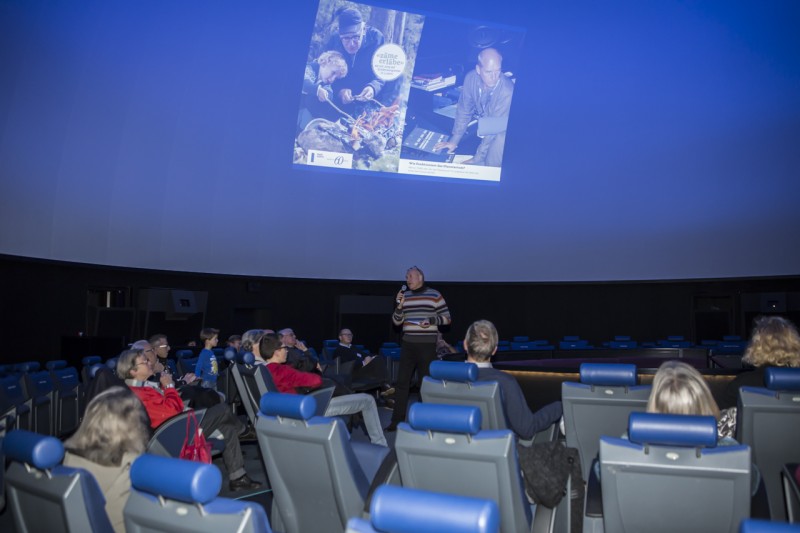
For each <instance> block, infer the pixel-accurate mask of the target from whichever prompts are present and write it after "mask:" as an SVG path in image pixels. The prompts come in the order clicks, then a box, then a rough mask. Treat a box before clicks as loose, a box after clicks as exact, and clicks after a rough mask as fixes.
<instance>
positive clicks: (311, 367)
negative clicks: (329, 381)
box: [278, 328, 322, 373]
mask: <svg viewBox="0 0 800 533" xmlns="http://www.w3.org/2000/svg"><path fill="white" fill-rule="evenodd" d="M278 339H280V341H281V343H283V345H284V346H286V347H287V348H288V350H289V353H288V355H287V359H286V361H287V363H288V364H289V366H291V367H292V368H294V369H295V370H300V371H302V372H320V373H321V372H322V369H321V368H320V366H319V361H317V358H316V357H315V356H314V353H313V352H312V351H311V350H309V349H308V347H307V346H306V345H305V343H304V342H303V341H300V340H297V335H295V334H294V331H293V330H292V328H284V329H282V330H280V331H278Z"/></svg>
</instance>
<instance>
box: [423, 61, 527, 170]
mask: <svg viewBox="0 0 800 533" xmlns="http://www.w3.org/2000/svg"><path fill="white" fill-rule="evenodd" d="M513 94H514V82H512V81H511V80H510V79H509V78H507V77H506V76H505V75H503V56H501V55H500V53H499V52H498V51H497V50H495V49H494V48H486V49H484V50H481V52H480V53H479V54H478V62H477V64H476V65H475V71H474V72H469V73H467V75H466V76H465V77H464V86H463V88H462V89H461V96H460V97H459V99H458V104H457V105H456V116H455V124H454V125H453V134H452V135H451V136H450V139H449V140H447V141H442V142H438V143H436V145H434V147H433V149H434V150H435V151H440V150H447V152H448V153H454V152H455V151H456V148H458V143H459V142H461V138H462V137H463V136H464V133H465V132H466V130H467V127H468V126H469V125H470V124H471V123H472V122H473V121H474V120H477V122H478V136H479V137H481V138H482V140H481V143H480V145H478V149H477V150H476V151H475V155H474V156H472V157H471V158H470V159H467V160H466V161H464V163H466V164H471V165H484V166H489V167H499V166H500V165H501V162H502V161H503V147H504V146H505V142H506V127H507V125H508V112H509V109H510V108H511V97H512V96H513Z"/></svg>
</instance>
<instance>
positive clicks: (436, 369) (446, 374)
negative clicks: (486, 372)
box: [430, 361, 478, 381]
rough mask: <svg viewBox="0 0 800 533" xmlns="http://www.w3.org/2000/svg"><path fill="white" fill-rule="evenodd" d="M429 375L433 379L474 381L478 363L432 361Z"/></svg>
mask: <svg viewBox="0 0 800 533" xmlns="http://www.w3.org/2000/svg"><path fill="white" fill-rule="evenodd" d="M430 376H431V377H432V378H434V379H444V380H452V381H476V380H477V379H478V365H476V364H475V363H458V362H453V361H434V362H432V363H431V366H430Z"/></svg>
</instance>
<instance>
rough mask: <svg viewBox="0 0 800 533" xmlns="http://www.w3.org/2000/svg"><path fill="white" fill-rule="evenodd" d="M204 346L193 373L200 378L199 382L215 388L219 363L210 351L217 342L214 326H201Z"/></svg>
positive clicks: (217, 333)
mask: <svg viewBox="0 0 800 533" xmlns="http://www.w3.org/2000/svg"><path fill="white" fill-rule="evenodd" d="M200 339H202V341H203V343H204V344H205V347H204V348H203V351H201V352H200V356H199V357H198V359H197V365H196V366H195V369H194V373H195V374H196V375H197V377H198V378H199V379H200V380H201V381H200V384H201V385H202V386H203V387H205V388H207V389H216V388H217V376H218V375H219V364H218V363H217V357H216V356H215V355H214V352H213V351H211V350H212V349H213V348H215V347H216V346H217V343H219V330H218V329H214V328H203V330H202V331H201V332H200Z"/></svg>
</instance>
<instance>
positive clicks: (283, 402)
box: [259, 394, 317, 420]
mask: <svg viewBox="0 0 800 533" xmlns="http://www.w3.org/2000/svg"><path fill="white" fill-rule="evenodd" d="M259 408H260V409H261V412H262V413H264V414H265V415H268V416H283V417H287V418H297V419H299V420H308V419H310V418H311V417H313V416H314V413H315V412H316V410H317V401H316V400H315V399H314V397H313V396H303V395H300V394H264V395H263V396H261V401H260V402H259Z"/></svg>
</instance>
